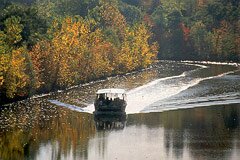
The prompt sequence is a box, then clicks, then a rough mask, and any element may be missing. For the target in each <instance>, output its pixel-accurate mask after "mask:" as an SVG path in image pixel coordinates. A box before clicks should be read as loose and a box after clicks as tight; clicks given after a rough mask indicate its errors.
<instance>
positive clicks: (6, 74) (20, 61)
mask: <svg viewBox="0 0 240 160" xmlns="http://www.w3.org/2000/svg"><path fill="white" fill-rule="evenodd" d="M24 54H25V49H24V48H17V49H14V50H12V52H11V54H7V55H1V56H0V62H1V64H0V66H1V69H0V74H1V75H0V80H1V82H0V86H1V85H2V87H3V88H5V90H6V95H7V97H9V98H13V97H14V96H15V94H21V93H20V92H19V90H21V89H22V88H23V87H25V85H26V83H27V82H28V76H27V75H26V74H25V72H24V71H25V68H26V63H25V58H24ZM10 55H11V56H10Z"/></svg>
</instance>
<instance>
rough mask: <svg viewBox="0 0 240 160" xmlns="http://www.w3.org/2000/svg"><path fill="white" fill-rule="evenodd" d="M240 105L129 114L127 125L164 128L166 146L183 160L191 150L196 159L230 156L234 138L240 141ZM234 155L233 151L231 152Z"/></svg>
mask: <svg viewBox="0 0 240 160" xmlns="http://www.w3.org/2000/svg"><path fill="white" fill-rule="evenodd" d="M239 107H240V105H239V104H235V105H227V106H210V107H203V108H193V109H185V110H178V111H169V112H163V113H149V114H137V115H129V116H128V122H127V125H128V126H129V125H131V124H134V125H135V124H137V125H146V126H147V127H149V128H158V127H164V146H165V149H166V151H167V152H170V151H171V150H172V151H173V152H174V154H175V156H176V158H182V156H183V149H184V148H185V147H187V148H189V151H190V154H191V155H192V156H193V157H194V158H193V159H202V158H204V157H205V158H206V157H213V156H215V157H218V158H221V159H222V158H224V157H228V156H229V155H228V152H226V150H229V149H232V147H233V143H234V139H236V138H237V139H240V135H239V132H238V129H239V123H240V118H239V116H240V108H239ZM213 152H214V155H213ZM229 152H230V151H229Z"/></svg>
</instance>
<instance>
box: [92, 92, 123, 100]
mask: <svg viewBox="0 0 240 160" xmlns="http://www.w3.org/2000/svg"><path fill="white" fill-rule="evenodd" d="M97 99H100V100H101V99H102V100H104V99H111V100H114V99H122V100H126V94H125V93H122V94H118V93H100V94H97Z"/></svg>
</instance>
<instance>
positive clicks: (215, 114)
mask: <svg viewBox="0 0 240 160" xmlns="http://www.w3.org/2000/svg"><path fill="white" fill-rule="evenodd" d="M113 87H116V88H124V89H126V90H127V97H128V99H127V102H128V105H127V108H126V112H127V118H126V119H121V120H120V119H115V118H116V117H112V123H108V124H106V125H105V126H104V127H103V128H97V127H96V124H97V120H96V119H95V120H94V116H93V115H92V112H93V110H94V108H93V104H92V103H93V101H94V98H95V92H96V91H97V90H98V89H101V88H113ZM110 120H111V119H110ZM108 121H109V119H108ZM0 129H1V130H0V159H1V160H5V159H6V160H8V159H13V160H14V159H30V160H32V159H37V160H38V159H39V160H42V159H44V160H48V159H49V160H51V159H66V160H71V159H81V160H85V159H86V160H87V159H89V160H112V159H120V160H128V159H139V160H142V159H150V160H155V159H156V160H158V159H184V160H188V159H189V160H190V159H232V160H235V159H239V157H240V68H239V66H238V65H237V64H224V63H208V62H189V61H185V62H174V61H160V62H159V63H157V64H156V65H154V66H152V67H151V68H148V69H145V70H142V71H139V72H135V73H131V74H126V75H122V76H116V77H110V78H108V79H106V80H99V81H96V82H91V83H88V84H84V85H80V86H74V87H72V88H69V89H68V90H65V91H58V92H55V93H50V94H48V95H38V96H34V97H32V98H30V99H27V100H24V101H21V102H17V103H13V104H10V105H7V106H2V107H1V110H0Z"/></svg>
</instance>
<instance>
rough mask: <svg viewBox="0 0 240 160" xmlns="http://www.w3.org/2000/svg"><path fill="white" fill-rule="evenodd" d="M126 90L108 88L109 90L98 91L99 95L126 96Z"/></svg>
mask: <svg viewBox="0 0 240 160" xmlns="http://www.w3.org/2000/svg"><path fill="white" fill-rule="evenodd" d="M125 92H126V91H125V90H124V89H119V88H108V89H100V90H98V91H97V94H105V93H106V94H125Z"/></svg>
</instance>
